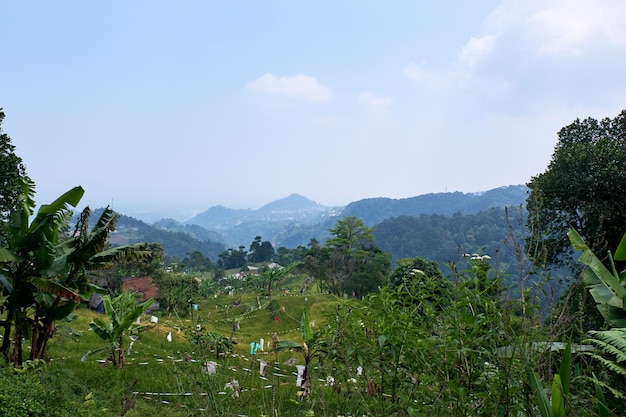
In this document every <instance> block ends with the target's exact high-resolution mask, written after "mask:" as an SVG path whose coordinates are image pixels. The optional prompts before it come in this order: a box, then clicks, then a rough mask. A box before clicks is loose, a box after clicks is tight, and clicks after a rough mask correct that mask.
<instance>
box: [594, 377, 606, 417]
mask: <svg viewBox="0 0 626 417" xmlns="http://www.w3.org/2000/svg"><path fill="white" fill-rule="evenodd" d="M592 375H593V379H594V384H593V385H594V386H595V389H596V400H597V401H598V416H599V417H609V407H607V405H606V399H605V398H604V393H603V392H602V386H601V385H600V384H599V383H598V380H597V378H596V375H595V374H592Z"/></svg>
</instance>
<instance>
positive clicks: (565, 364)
mask: <svg viewBox="0 0 626 417" xmlns="http://www.w3.org/2000/svg"><path fill="white" fill-rule="evenodd" d="M571 372H572V342H571V341H569V342H567V345H566V346H565V350H564V351H563V359H561V367H560V368H559V377H560V379H561V385H562V387H563V395H565V396H568V395H569V385H570V374H571Z"/></svg>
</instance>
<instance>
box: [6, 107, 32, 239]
mask: <svg viewBox="0 0 626 417" xmlns="http://www.w3.org/2000/svg"><path fill="white" fill-rule="evenodd" d="M4 117H5V114H4V112H3V111H2V109H1V108H0V243H1V242H3V241H4V240H5V239H6V237H7V235H6V227H5V226H6V222H7V221H8V218H9V214H10V213H11V212H12V211H15V210H16V209H17V206H18V197H19V195H20V192H21V181H20V178H21V177H25V176H26V168H25V167H24V164H23V163H22V159H21V158H20V157H19V156H17V155H16V154H15V146H14V145H13V144H12V143H11V138H10V137H9V135H7V134H6V133H4V131H3V129H2V122H3V121H4Z"/></svg>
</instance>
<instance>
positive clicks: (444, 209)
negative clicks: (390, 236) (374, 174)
mask: <svg viewBox="0 0 626 417" xmlns="http://www.w3.org/2000/svg"><path fill="white" fill-rule="evenodd" d="M527 194H528V187H526V186H525V185H509V186H505V187H499V188H494V189H492V190H489V191H485V192H481V193H462V192H450V193H434V194H424V195H420V196H417V197H411V198H402V199H391V198H367V199H364V200H359V201H355V202H352V203H350V204H348V205H347V206H346V208H345V209H344V210H343V211H342V212H341V215H342V216H356V217H359V218H360V219H361V220H363V222H364V223H365V224H366V225H367V226H373V225H375V224H378V223H380V222H382V221H384V220H386V219H389V218H392V217H398V216H419V215H421V214H440V215H443V216H452V215H453V214H456V213H460V214H475V213H478V212H480V211H483V210H487V209H489V208H492V207H506V206H518V205H521V204H525V201H526V197H527Z"/></svg>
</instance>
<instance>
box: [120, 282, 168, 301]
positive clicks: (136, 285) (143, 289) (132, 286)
mask: <svg viewBox="0 0 626 417" xmlns="http://www.w3.org/2000/svg"><path fill="white" fill-rule="evenodd" d="M122 289H123V290H124V291H126V290H131V291H135V292H138V293H140V294H141V297H142V301H146V300H148V299H150V298H153V299H154V300H156V299H157V298H159V288H158V287H157V286H156V285H154V282H152V277H138V278H126V279H124V280H122Z"/></svg>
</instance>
